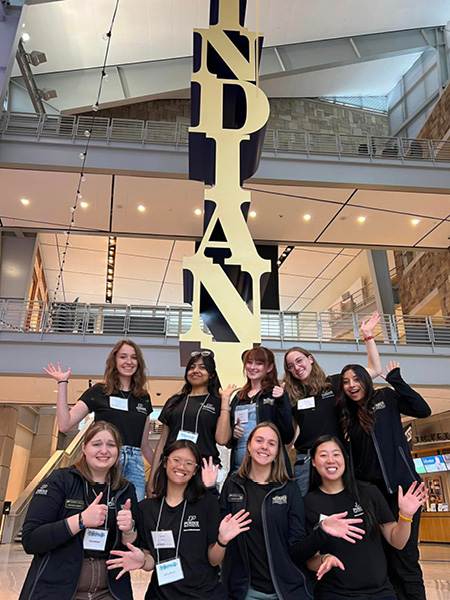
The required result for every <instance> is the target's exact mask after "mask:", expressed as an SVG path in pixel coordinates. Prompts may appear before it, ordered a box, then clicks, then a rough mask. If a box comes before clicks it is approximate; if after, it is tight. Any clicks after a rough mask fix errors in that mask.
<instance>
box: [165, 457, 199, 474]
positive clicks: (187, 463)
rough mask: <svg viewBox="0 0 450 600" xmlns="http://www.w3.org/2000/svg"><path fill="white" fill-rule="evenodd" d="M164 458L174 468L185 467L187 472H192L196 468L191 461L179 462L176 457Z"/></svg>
mask: <svg viewBox="0 0 450 600" xmlns="http://www.w3.org/2000/svg"><path fill="white" fill-rule="evenodd" d="M166 458H167V460H170V462H171V463H172V464H173V465H175V466H176V467H186V469H187V470H188V471H193V470H194V469H195V467H196V466H197V464H196V463H195V462H192V460H181V459H180V458H178V456H174V457H173V458H172V457H171V456H166Z"/></svg>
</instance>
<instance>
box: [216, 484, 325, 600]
mask: <svg viewBox="0 0 450 600" xmlns="http://www.w3.org/2000/svg"><path fill="white" fill-rule="evenodd" d="M244 482H245V480H244V479H242V477H239V476H238V475H232V476H231V477H229V478H228V479H227V480H226V482H225V484H224V486H223V490H222V494H221V496H220V511H221V517H222V518H223V517H225V516H226V515H228V514H230V513H231V514H233V515H234V514H236V513H237V512H238V511H240V510H241V509H243V508H246V506H247V493H246V489H245V485H244ZM261 516H262V522H263V529H264V540H265V543H266V550H267V556H268V559H269V567H270V576H271V578H272V583H273V586H274V588H275V590H276V593H277V595H278V598H279V599H280V600H311V598H312V597H313V594H312V584H311V582H310V580H309V577H308V575H306V574H305V573H306V571H305V572H303V570H302V568H301V567H298V566H296V564H302V563H304V562H305V561H306V560H308V559H309V558H311V557H312V556H314V554H315V553H316V552H317V551H318V550H319V549H320V547H321V545H322V544H323V543H324V541H325V540H326V539H327V537H328V536H327V534H326V533H325V532H324V531H323V530H322V529H321V528H318V529H317V530H316V531H314V533H312V534H311V535H310V536H309V537H306V530H305V507H304V504H303V498H302V496H301V494H300V491H299V489H298V486H297V484H296V483H295V482H294V481H288V482H286V483H283V484H280V485H277V486H275V487H274V488H272V489H271V490H270V492H268V494H267V495H266V497H265V498H264V500H263V504H262V507H261ZM250 518H251V515H250ZM250 527H251V524H250ZM293 560H295V563H296V564H294V562H293ZM221 576H222V583H223V585H224V586H225V587H226V588H227V592H228V595H229V598H230V600H244V598H245V597H246V595H247V593H248V589H249V585H250V567H249V560H248V552H247V545H246V537H245V533H243V534H241V535H238V536H237V537H236V538H234V539H233V540H231V542H229V543H228V547H227V551H226V554H225V559H224V561H223V563H222V573H221Z"/></svg>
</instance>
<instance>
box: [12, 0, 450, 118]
mask: <svg viewBox="0 0 450 600" xmlns="http://www.w3.org/2000/svg"><path fill="white" fill-rule="evenodd" d="M113 7H114V2H113V1H112V0H64V1H61V2H50V3H46V4H37V5H34V6H30V7H28V12H27V16H26V21H25V27H24V31H26V32H27V33H28V34H29V35H30V41H29V42H28V43H27V49H29V50H31V49H38V50H41V51H43V52H45V54H46V56H47V59H48V62H46V63H44V64H42V65H40V66H39V67H38V68H36V69H34V72H35V74H36V76H37V77H38V79H39V85H41V86H42V85H45V86H46V87H56V88H57V89H58V81H57V80H55V79H54V78H53V79H50V78H49V77H50V76H48V77H47V79H46V78H45V77H42V75H43V74H50V73H58V74H59V77H60V80H59V88H60V89H59V96H58V98H57V99H56V100H54V101H53V104H54V106H55V107H57V108H58V109H59V110H70V109H72V110H75V109H76V108H77V107H81V106H90V104H92V101H93V100H92V99H91V100H89V99H86V98H85V95H86V94H84V92H83V90H86V89H89V90H90V87H89V86H90V85H91V84H90V83H89V81H90V79H89V77H90V76H92V77H96V78H97V74H96V73H94V72H92V71H88V72H85V73H84V74H83V76H82V77H81V76H79V74H73V76H71V77H72V79H70V82H71V83H70V85H69V83H68V81H69V80H67V79H61V74H62V73H63V72H67V71H75V70H80V69H92V68H94V67H99V66H101V65H102V63H103V59H104V54H105V41H104V40H103V39H102V35H103V34H104V33H105V32H106V31H107V30H108V28H109V24H110V20H111V15H112V10H113ZM257 7H258V9H257ZM257 12H258V24H257V19H256V13H257ZM208 13H209V0H122V1H121V2H120V5H119V10H118V13H117V17H116V21H115V25H114V30H113V37H112V40H111V47H110V53H109V57H108V65H124V64H128V65H130V64H134V65H138V64H139V63H144V62H149V61H152V62H154V61H167V60H169V61H170V59H173V58H179V57H188V56H191V55H192V38H193V35H192V32H193V29H194V28H195V27H207V26H208ZM449 20H450V4H449V2H448V0H433V2H431V3H430V2H429V1H427V0H414V2H411V0H396V2H395V3H393V2H392V1H391V0H378V1H377V2H373V0H370V1H369V0H340V1H339V2H334V3H333V2H330V0H249V1H248V19H247V25H248V27H249V28H250V29H251V30H256V29H258V30H259V31H261V32H263V33H264V35H265V41H264V45H265V46H267V47H269V46H280V45H285V44H292V43H296V42H306V41H314V40H323V39H331V38H338V37H344V36H352V35H361V34H367V33H377V32H383V31H394V30H399V29H411V28H417V27H428V26H433V25H443V24H446V23H447V22H448V21H449ZM418 56H419V55H409V56H403V57H402V56H400V57H392V58H388V59H383V60H378V61H372V62H367V63H363V64H358V65H354V66H349V67H339V68H336V69H328V70H325V71H320V72H312V73H306V74H302V75H297V76H289V77H283V78H279V79H276V80H269V81H265V82H262V88H263V89H264V90H265V92H266V93H267V94H268V95H269V96H271V97H286V96H291V97H298V96H302V97H305V96H312V97H317V96H324V95H325V96H338V95H347V96H349V95H355V96H362V95H384V94H387V93H388V92H389V91H390V90H391V89H392V88H393V87H394V86H395V84H396V83H397V82H398V81H399V80H400V78H401V77H402V75H404V73H405V72H406V71H407V70H408V69H409V68H410V67H411V65H412V64H413V62H414V61H415V60H416V59H417V58H418ZM161 64H162V65H163V66H162V69H163V70H162V71H161V70H158V77H157V79H158V83H157V85H156V88H158V86H159V87H160V89H159V93H164V92H166V88H167V85H166V83H167V82H165V79H166V76H165V71H164V63H161ZM169 66H170V65H169V64H168V65H167V78H168V80H169V79H170V78H171V75H170V73H171V70H170V68H169ZM13 75H14V76H15V77H17V76H18V75H19V72H18V69H17V66H16V67H15V71H14V73H13ZM109 79H110V80H109V83H108V84H107V85H105V86H104V90H103V95H102V102H108V101H111V102H115V103H118V104H120V102H121V101H123V100H124V99H125V97H126V94H125V93H124V90H123V89H122V85H121V81H120V79H119V78H118V77H117V74H116V73H115V72H114V71H113V70H111V71H110V78H109ZM132 87H133V86H131V84H130V89H131V93H132ZM187 88H188V84H187V81H184V79H183V82H180V84H179V85H178V86H177V85H176V84H171V85H170V86H169V88H168V89H172V90H174V91H176V90H177V89H187ZM69 92H70V93H69ZM157 94H158V89H155V81H149V87H148V89H147V91H146V92H145V93H143V92H142V91H141V92H140V93H139V95H143V96H145V95H152V96H155V97H156V96H157ZM169 96H170V94H169ZM132 97H134V95H133V93H132Z"/></svg>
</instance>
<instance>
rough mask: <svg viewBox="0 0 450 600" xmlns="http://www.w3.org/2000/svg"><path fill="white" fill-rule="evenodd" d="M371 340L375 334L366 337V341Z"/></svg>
mask: <svg viewBox="0 0 450 600" xmlns="http://www.w3.org/2000/svg"><path fill="white" fill-rule="evenodd" d="M369 340H373V335H368V336H367V337H365V338H364V341H365V342H368V341H369Z"/></svg>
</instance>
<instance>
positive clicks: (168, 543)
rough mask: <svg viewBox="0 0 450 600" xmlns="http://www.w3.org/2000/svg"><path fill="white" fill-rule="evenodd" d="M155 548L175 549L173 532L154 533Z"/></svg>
mask: <svg viewBox="0 0 450 600" xmlns="http://www.w3.org/2000/svg"><path fill="white" fill-rule="evenodd" d="M152 539H153V545H154V546H155V548H175V540H174V539H173V533H172V532H171V531H152Z"/></svg>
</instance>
